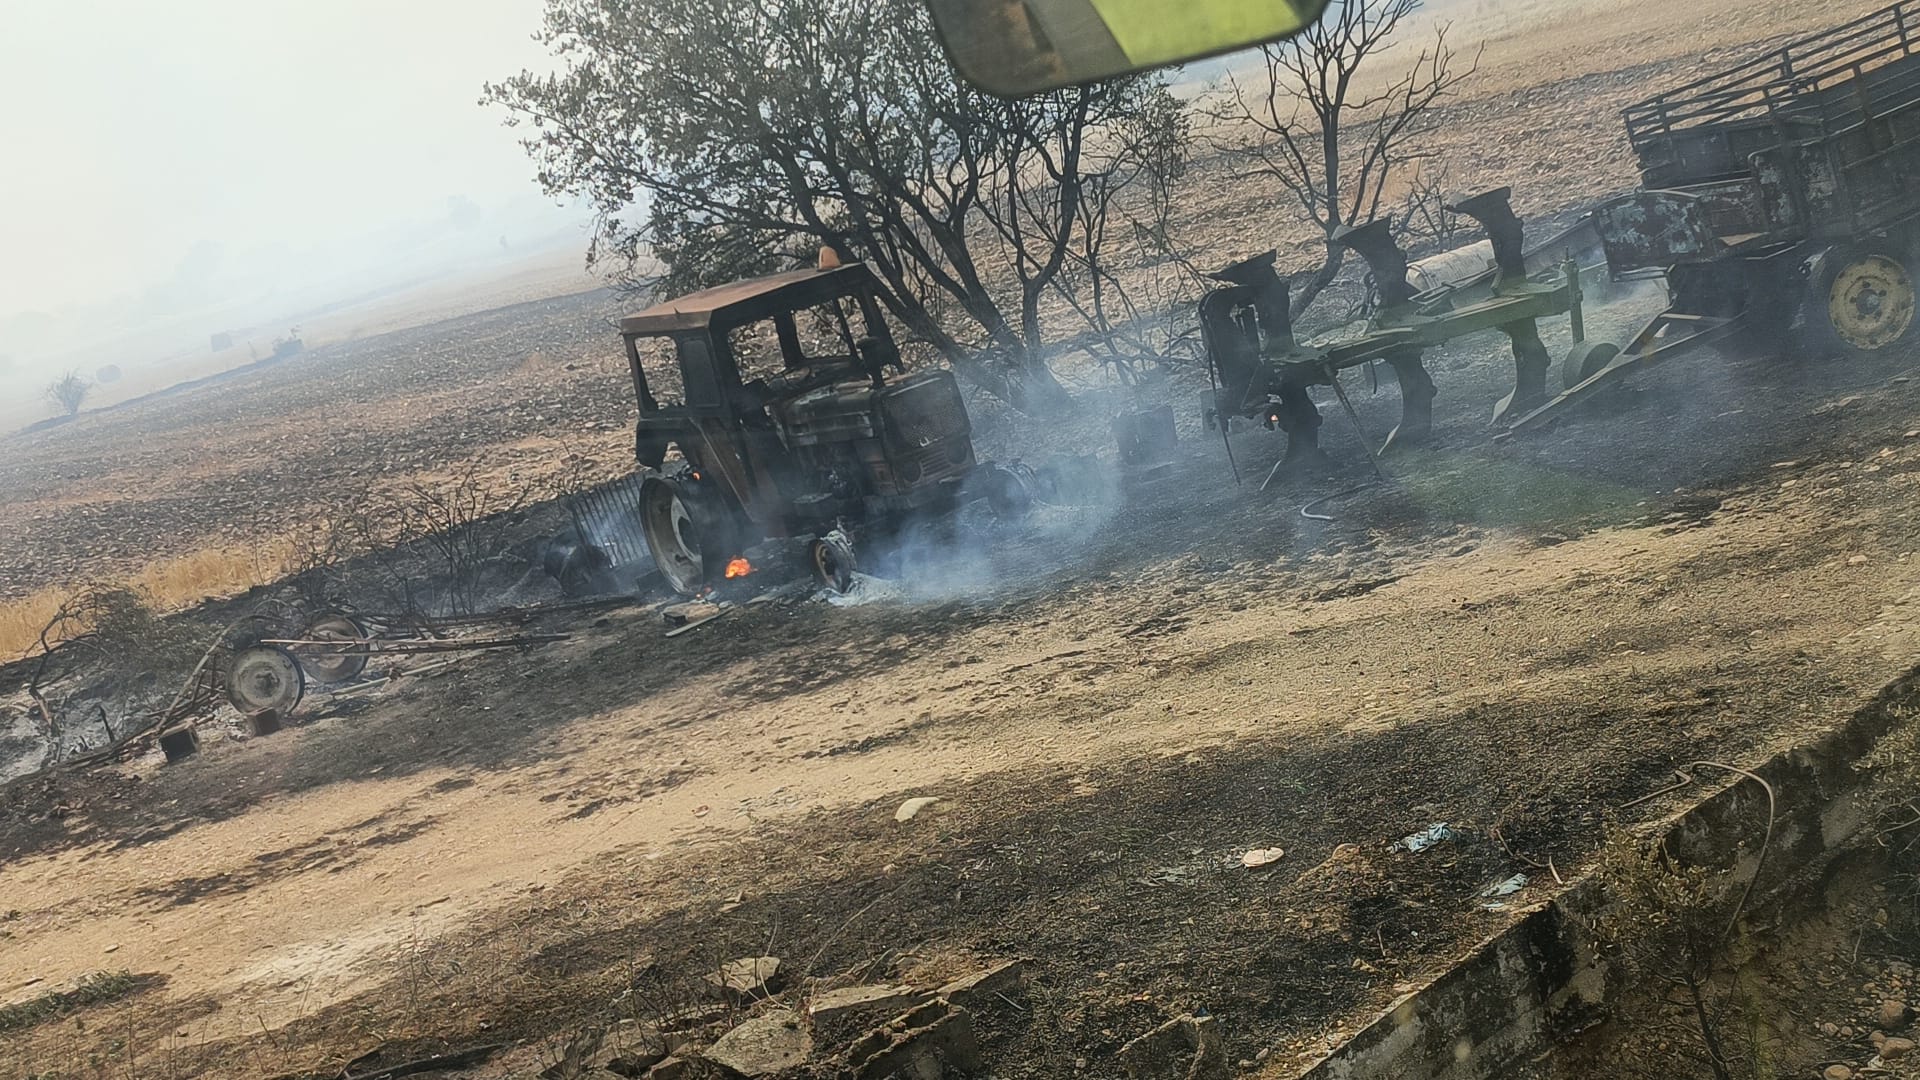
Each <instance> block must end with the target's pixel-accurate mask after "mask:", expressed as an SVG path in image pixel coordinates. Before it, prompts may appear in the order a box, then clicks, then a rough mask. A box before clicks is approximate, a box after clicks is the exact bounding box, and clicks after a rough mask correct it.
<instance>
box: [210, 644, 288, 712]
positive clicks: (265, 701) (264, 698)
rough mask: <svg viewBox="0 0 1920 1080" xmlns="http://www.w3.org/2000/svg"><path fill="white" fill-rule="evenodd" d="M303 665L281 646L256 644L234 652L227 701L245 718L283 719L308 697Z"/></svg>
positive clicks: (230, 667)
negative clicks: (270, 716)
mask: <svg viewBox="0 0 1920 1080" xmlns="http://www.w3.org/2000/svg"><path fill="white" fill-rule="evenodd" d="M306 692H307V679H306V675H305V674H303V673H302V672H301V670H300V662H299V661H298V660H295V659H294V658H293V654H292V653H290V652H288V651H287V650H285V649H282V648H280V647H279V646H278V645H255V646H254V647H253V648H251V649H243V650H241V651H240V652H238V653H235V654H234V656H233V659H232V660H231V661H230V662H229V663H228V665H227V701H228V703H230V704H231V705H232V706H233V707H234V708H235V709H237V710H239V711H240V713H241V714H242V715H245V716H255V715H259V714H263V713H271V714H273V715H275V716H281V717H284V716H286V715H287V714H288V713H290V712H292V711H293V710H294V707H295V706H297V705H299V704H300V699H301V698H302V697H304V696H305V695H306Z"/></svg>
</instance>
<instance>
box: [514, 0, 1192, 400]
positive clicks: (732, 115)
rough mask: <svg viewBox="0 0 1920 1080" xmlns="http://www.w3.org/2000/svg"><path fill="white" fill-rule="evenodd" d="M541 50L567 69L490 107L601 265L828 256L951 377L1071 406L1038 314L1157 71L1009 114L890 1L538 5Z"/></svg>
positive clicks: (706, 275) (710, 273)
mask: <svg viewBox="0 0 1920 1080" xmlns="http://www.w3.org/2000/svg"><path fill="white" fill-rule="evenodd" d="M541 36H542V40H543V41H544V42H545V43H546V44H547V45H548V46H549V47H550V48H552V49H553V50H554V51H555V53H556V54H557V55H558V56H559V58H560V60H561V65H560V70H558V71H557V72H555V73H553V74H536V73H532V72H525V73H522V74H520V75H518V76H515V77H513V78H510V79H507V80H506V81H504V82H502V83H498V84H494V85H490V86H489V87H487V90H486V94H487V98H486V100H487V101H489V102H491V103H494V104H498V105H501V106H504V107H505V108H506V109H507V110H508V112H509V117H508V123H509V124H513V125H520V126H521V127H522V130H524V131H526V132H527V133H528V137H527V138H526V139H525V140H524V145H525V146H526V148H527V150H528V152H529V154H530V155H531V156H532V157H533V159H534V161H535V163H536V165H537V166H538V170H539V179H540V182H541V184H542V185H543V186H544V187H545V188H546V189H547V190H548V191H549V192H551V193H554V194H565V195H572V196H578V197H583V198H586V199H588V200H590V201H591V202H592V205H593V206H594V208H595V209H596V210H597V211H598V212H599V215H600V220H599V229H598V232H597V235H596V237H595V240H594V247H593V249H592V251H591V252H590V258H600V257H607V256H611V257H612V258H614V259H616V260H619V261H621V262H624V263H625V264H626V266H627V268H628V275H629V281H630V283H633V284H651V283H652V282H650V281H647V280H646V279H647V274H646V270H647V269H648V268H650V267H651V265H652V260H654V259H656V258H657V259H659V260H660V261H661V262H663V263H664V264H665V277H666V281H665V284H666V285H667V287H668V288H672V289H680V288H686V287H691V286H695V285H705V284H713V283H715V282H716V280H718V279H726V278H732V277H737V276H740V275H742V274H745V273H764V272H767V271H769V270H772V269H775V268H777V267H780V266H782V265H783V264H785V263H786V260H788V259H790V258H791V257H793V256H795V255H803V256H806V257H809V258H810V257H811V255H812V253H813V252H814V251H816V250H817V249H818V248H819V247H820V246H821V245H830V246H833V247H835V248H837V249H839V250H841V251H842V252H845V253H849V254H852V255H854V256H856V257H858V258H861V259H865V260H867V261H868V262H869V263H870V264H871V265H872V266H873V267H874V269H875V270H876V271H877V272H878V273H879V275H880V277H881V279H882V283H883V285H884V299H885V301H886V303H887V306H888V308H889V309H890V311H891V312H892V313H893V314H894V316H895V317H897V318H899V319H900V320H901V322H903V323H904V324H906V326H907V328H908V330H909V331H910V333H911V334H912V335H913V337H914V338H916V339H918V340H919V341H923V342H926V343H929V344H931V345H932V346H933V347H934V348H936V349H937V350H938V351H939V352H940V353H941V354H942V355H943V356H944V357H945V358H946V359H947V360H948V362H949V363H951V364H952V365H953V367H954V369H955V371H957V372H958V373H960V374H961V375H962V376H964V377H966V378H968V379H970V380H971V381H973V382H974V383H975V384H977V385H979V386H981V387H983V388H985V389H987V390H988V391H989V392H991V393H994V394H995V395H997V396H1000V397H1002V398H1004V399H1006V400H1008V401H1009V402H1011V403H1013V404H1014V405H1015V406H1017V407H1019V408H1022V409H1025V410H1028V411H1035V412H1045V411H1050V410H1053V409H1057V408H1059V407H1061V406H1063V405H1064V404H1065V403H1066V400H1067V396H1066V392H1065V390H1064V389H1063V388H1062V387H1061V386H1060V385H1059V383H1058V382H1057V381H1056V379H1055V378H1054V375H1053V373H1052V372H1051V371H1050V370H1049V369H1048V367H1047V364H1046V356H1047V351H1048V350H1047V345H1048V342H1046V341H1045V340H1044V339H1043V336H1042V328H1041V319H1040V304H1041V298H1042V297H1043V296H1045V295H1046V294H1047V293H1048V292H1049V290H1052V289H1054V288H1055V287H1056V285H1055V283H1056V281H1057V279H1058V277H1059V275H1060V273H1061V272H1062V268H1063V267H1064V266H1065V264H1066V261H1067V252H1068V250H1070V249H1071V248H1072V247H1073V245H1074V244H1076V243H1079V242H1082V241H1084V237H1082V236H1081V235H1080V234H1079V225H1080V213H1079V210H1080V206H1079V203H1080V199H1081V197H1082V193H1083V191H1084V189H1085V185H1084V178H1085V169H1084V167H1083V160H1084V159H1085V156H1086V154H1087V152H1088V149H1089V148H1090V147H1092V146H1094V145H1096V144H1098V143H1099V142H1101V140H1102V139H1103V138H1105V133H1106V131H1107V130H1108V129H1109V128H1110V127H1111V126H1112V125H1114V124H1117V123H1121V122H1126V121H1130V120H1132V119H1133V118H1135V117H1137V116H1139V115H1141V114H1142V112H1143V110H1145V109H1146V108H1147V103H1148V102H1149V101H1151V100H1154V99H1155V98H1156V97H1157V96H1161V95H1166V93H1167V92H1166V88H1165V86H1164V83H1163V82H1162V81H1161V80H1159V79H1158V78H1157V77H1151V76H1144V77H1142V76H1136V77H1132V78H1126V79H1120V80H1116V81H1112V82H1107V83H1102V84H1098V85H1095V86H1087V87H1077V88H1073V89H1068V90H1060V91H1055V92H1052V93H1049V94H1044V95H1039V96H1037V97H1033V98H1027V99H1022V100H1020V101H1004V100H1001V99H998V98H994V97H992V96H990V95H987V94H984V93H982V92H980V91H977V90H975V89H973V88H972V87H971V86H969V85H967V84H966V83H964V82H962V81H961V80H960V79H959V78H958V76H956V75H955V74H954V72H953V70H952V68H951V66H950V65H948V63H947V62H946V59H945V57H944V56H942V55H941V52H940V49H939V46H938V44H937V42H936V39H935V37H934V34H933V30H932V24H931V21H930V20H929V18H928V16H927V13H926V11H925V8H924V6H923V5H919V4H907V3H899V2H897V0H767V2H761V0H650V2H648V3H646V4H639V5H636V4H630V3H622V2H616V0H547V14H546V29H545V31H544V33H543V34H542V35H541ZM1165 114H1166V112H1165V110H1161V111H1159V112H1156V113H1155V115H1165ZM788 265H790V264H788ZM1001 266H1010V267H1011V268H1012V270H1013V273H1012V274H1011V275H1002V274H999V273H997V270H998V268H999V267H1001ZM1009 277H1010V278H1012V281H1011V283H1010V284H1009V282H1008V281H1007V278H1009Z"/></svg>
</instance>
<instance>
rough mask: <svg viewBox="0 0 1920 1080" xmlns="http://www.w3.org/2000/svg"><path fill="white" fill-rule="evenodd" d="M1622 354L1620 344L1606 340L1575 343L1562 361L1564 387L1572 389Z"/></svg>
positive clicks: (1561, 379) (1561, 375)
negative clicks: (1609, 342)
mask: <svg viewBox="0 0 1920 1080" xmlns="http://www.w3.org/2000/svg"><path fill="white" fill-rule="evenodd" d="M1619 355H1620V346H1618V345H1610V344H1608V343H1607V342H1604V341H1582V342H1580V343H1579V344H1577V345H1575V346H1574V347H1573V348H1572V349H1571V350H1570V351H1569V352H1568V353H1567V358H1566V359H1565V360H1562V361H1560V383H1561V386H1562V388H1564V389H1567V390H1571V389H1573V388H1574V387H1576V386H1579V385H1580V384H1581V383H1583V382H1586V381H1587V380H1588V379H1591V378H1593V377H1594V376H1595V375H1598V374H1599V373H1600V372H1601V371H1602V370H1604V369H1605V368H1606V366H1607V365H1608V364H1611V363H1613V359H1614V357H1616V356H1619Z"/></svg>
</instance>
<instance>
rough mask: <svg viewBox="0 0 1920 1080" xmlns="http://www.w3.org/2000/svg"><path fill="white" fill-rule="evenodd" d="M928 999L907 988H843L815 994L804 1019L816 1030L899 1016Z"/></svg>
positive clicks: (923, 994)
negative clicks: (862, 1019) (878, 1017)
mask: <svg viewBox="0 0 1920 1080" xmlns="http://www.w3.org/2000/svg"><path fill="white" fill-rule="evenodd" d="M927 996H928V995H927V994H926V993H925V992H923V991H920V990H916V989H914V988H913V987H911V986H847V987H842V988H840V989H838V990H828V991H826V992H824V993H820V994H816V995H814V997H813V1000H811V1001H809V1002H807V1017H808V1018H809V1019H811V1020H812V1021H813V1023H814V1025H815V1026H816V1027H820V1026H834V1025H839V1024H843V1023H847V1022H849V1021H853V1020H858V1019H861V1018H871V1017H874V1016H875V1014H884V1015H883V1016H881V1017H880V1019H885V1018H886V1017H890V1016H894V1015H896V1014H898V1013H903V1012H905V1011H907V1010H908V1009H910V1008H912V1007H913V1006H915V1005H918V1004H919V1003H920V1002H921V1001H923V1000H925V999H926V997H927Z"/></svg>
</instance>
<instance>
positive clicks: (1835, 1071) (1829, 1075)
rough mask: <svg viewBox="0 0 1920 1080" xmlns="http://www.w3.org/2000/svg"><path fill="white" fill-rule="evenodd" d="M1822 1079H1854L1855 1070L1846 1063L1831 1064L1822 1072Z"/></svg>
mask: <svg viewBox="0 0 1920 1080" xmlns="http://www.w3.org/2000/svg"><path fill="white" fill-rule="evenodd" d="M1820 1080H1853V1070H1852V1069H1849V1068H1847V1067H1846V1066H1845V1065H1829V1066H1827V1067H1826V1069H1825V1070H1823V1071H1822V1072H1821V1073H1820Z"/></svg>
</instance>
